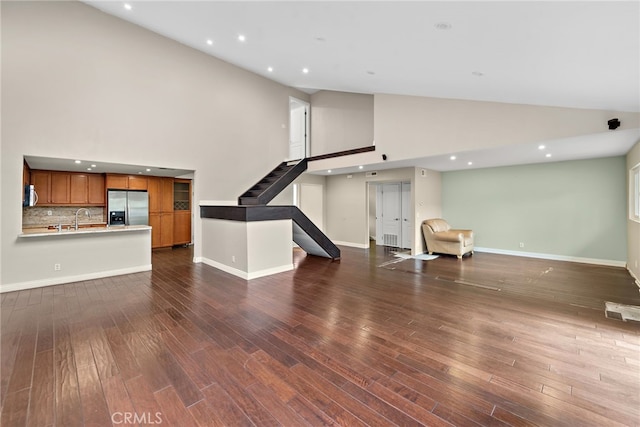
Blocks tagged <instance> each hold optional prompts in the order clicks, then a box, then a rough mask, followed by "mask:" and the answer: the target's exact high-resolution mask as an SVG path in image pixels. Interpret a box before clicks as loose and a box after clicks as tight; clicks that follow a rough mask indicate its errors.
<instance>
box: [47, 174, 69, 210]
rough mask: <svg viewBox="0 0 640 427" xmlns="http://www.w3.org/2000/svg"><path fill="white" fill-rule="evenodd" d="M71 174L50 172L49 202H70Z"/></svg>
mask: <svg viewBox="0 0 640 427" xmlns="http://www.w3.org/2000/svg"><path fill="white" fill-rule="evenodd" d="M70 184H71V174H70V173H68V172H51V203H55V204H57V205H60V204H69V203H71V193H70V187H71V185H70Z"/></svg>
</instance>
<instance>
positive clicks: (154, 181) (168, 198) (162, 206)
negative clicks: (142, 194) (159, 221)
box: [148, 176, 173, 213]
mask: <svg viewBox="0 0 640 427" xmlns="http://www.w3.org/2000/svg"><path fill="white" fill-rule="evenodd" d="M148 189H149V190H148V191H149V212H151V213H161V212H166V213H170V212H173V178H162V177H157V176H151V177H149V178H148Z"/></svg>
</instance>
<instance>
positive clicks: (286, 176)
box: [201, 159, 340, 260]
mask: <svg viewBox="0 0 640 427" xmlns="http://www.w3.org/2000/svg"><path fill="white" fill-rule="evenodd" d="M305 170H307V159H302V160H300V161H298V162H282V163H280V164H279V165H278V166H277V167H276V168H275V169H274V170H272V171H271V172H269V173H268V174H267V175H266V176H265V177H264V178H262V179H261V180H260V181H259V182H258V183H257V184H256V185H254V186H253V187H251V188H250V189H248V190H247V191H245V192H244V194H242V195H241V196H240V197H238V205H239V206H246V207H251V208H253V209H251V213H249V211H245V213H244V215H245V220H247V217H246V216H247V215H255V216H257V217H263V216H264V217H263V218H261V219H258V220H263V219H291V220H292V222H293V241H294V242H296V244H297V245H298V246H300V247H301V248H302V249H303V250H304V251H305V252H306V253H308V254H311V255H317V256H321V257H325V258H331V259H334V260H335V259H340V249H339V248H338V247H337V246H336V245H334V244H333V242H332V241H331V240H329V238H328V237H327V236H326V235H325V234H324V233H323V232H322V231H320V229H319V228H318V227H316V225H315V224H314V223H313V222H312V221H311V220H310V219H309V218H307V216H306V215H305V214H303V213H302V211H301V210H300V209H298V208H297V207H295V206H281V207H279V206H265V205H266V204H267V203H269V202H270V201H271V200H273V198H274V197H276V196H277V195H278V194H279V193H280V192H281V191H282V190H284V189H285V188H286V187H287V186H288V185H289V184H291V183H292V182H293V181H294V180H295V179H296V178H297V177H299V176H300V175H301V174H302V173H303V172H304V171H305ZM201 210H202V209H201ZM203 212H206V211H203ZM213 212H214V211H211V212H209V214H214V213H213ZM215 214H216V215H217V214H218V213H217V212H216V213H215Z"/></svg>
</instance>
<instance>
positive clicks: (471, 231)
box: [449, 230, 473, 238]
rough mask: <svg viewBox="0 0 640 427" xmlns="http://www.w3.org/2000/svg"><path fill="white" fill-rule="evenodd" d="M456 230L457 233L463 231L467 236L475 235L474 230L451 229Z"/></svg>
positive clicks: (464, 235) (463, 234)
mask: <svg viewBox="0 0 640 427" xmlns="http://www.w3.org/2000/svg"><path fill="white" fill-rule="evenodd" d="M449 231H455V232H456V233H462V236H463V237H465V238H469V237H473V230H449Z"/></svg>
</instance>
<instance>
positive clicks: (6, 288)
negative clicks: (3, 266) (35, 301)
mask: <svg viewBox="0 0 640 427" xmlns="http://www.w3.org/2000/svg"><path fill="white" fill-rule="evenodd" d="M143 271H151V264H149V265H141V266H137V267H129V268H122V269H119V270H108V271H99V272H97V273H88V274H78V275H76V276H63V277H55V278H51V279H42V280H33V281H30V282H20V283H11V284H9V285H2V287H1V288H0V293H4V292H13V291H22V290H25V289H33V288H42V287H44V286H53V285H62V284H64V283H73V282H83V281H85V280H94V279H103V278H105V277H112V276H122V275H123V274H132V273H140V272H143Z"/></svg>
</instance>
